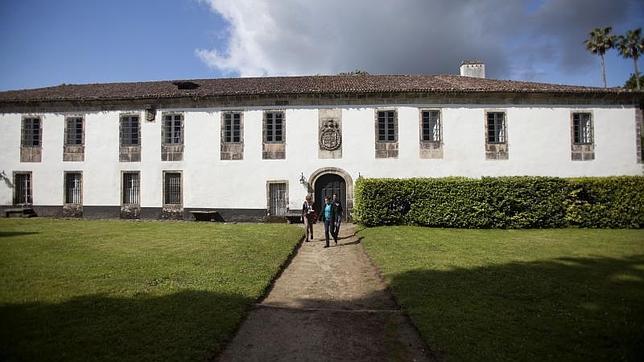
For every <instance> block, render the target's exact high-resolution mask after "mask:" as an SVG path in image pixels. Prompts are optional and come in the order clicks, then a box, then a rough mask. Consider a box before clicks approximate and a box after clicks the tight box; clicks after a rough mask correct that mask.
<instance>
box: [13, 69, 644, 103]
mask: <svg viewBox="0 0 644 362" xmlns="http://www.w3.org/2000/svg"><path fill="white" fill-rule="evenodd" d="M180 88H181V89H180ZM389 92H402V93H405V92H430V93H434V92H435V93H495V92H497V93H507V92H510V93H549V94H550V93H554V94H628V93H634V92H633V91H631V90H626V89H623V88H608V89H605V88H596V87H580V86H570V85H559V84H546V83H533V82H519V81H510V80H494V79H482V78H472V77H463V76H459V75H346V76H341V75H331V76H295V77H260V78H219V79H194V80H180V81H152V82H133V83H103V84H63V85H59V86H54V87H47V88H37V89H26V90H13V91H5V92H0V103H9V102H18V103H20V102H33V101H89V100H129V99H167V98H182V97H191V98H201V97H211V96H238V95H289V94H364V93H389ZM636 93H637V94H641V93H642V92H636Z"/></svg>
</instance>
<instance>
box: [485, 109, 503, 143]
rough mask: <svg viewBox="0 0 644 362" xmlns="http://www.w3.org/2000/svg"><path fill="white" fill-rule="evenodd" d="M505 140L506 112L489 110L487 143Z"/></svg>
mask: <svg viewBox="0 0 644 362" xmlns="http://www.w3.org/2000/svg"><path fill="white" fill-rule="evenodd" d="M505 142H506V134H505V113H504V112H489V113H488V114H487V143H505Z"/></svg>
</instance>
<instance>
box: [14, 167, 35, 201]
mask: <svg viewBox="0 0 644 362" xmlns="http://www.w3.org/2000/svg"><path fill="white" fill-rule="evenodd" d="M13 185H14V194H13V204H14V205H31V204H32V203H33V201H32V197H31V173H15V174H14V176H13Z"/></svg>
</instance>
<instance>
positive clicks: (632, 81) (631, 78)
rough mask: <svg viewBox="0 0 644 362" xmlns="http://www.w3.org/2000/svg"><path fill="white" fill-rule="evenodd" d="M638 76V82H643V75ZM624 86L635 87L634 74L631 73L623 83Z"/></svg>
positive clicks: (627, 87)
mask: <svg viewBox="0 0 644 362" xmlns="http://www.w3.org/2000/svg"><path fill="white" fill-rule="evenodd" d="M639 78H640V79H639V81H640V84H644V75H640V77H639ZM624 88H626V89H637V79H635V74H631V76H630V77H629V78H628V80H627V81H626V83H624Z"/></svg>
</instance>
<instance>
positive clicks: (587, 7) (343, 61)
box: [196, 0, 642, 78]
mask: <svg viewBox="0 0 644 362" xmlns="http://www.w3.org/2000/svg"><path fill="white" fill-rule="evenodd" d="M201 1H202V2H204V3H206V4H207V5H208V6H209V8H210V10H211V11H214V12H216V13H218V14H219V15H221V16H222V17H223V18H224V19H225V20H226V21H227V22H228V23H229V29H228V32H229V35H230V36H229V39H228V41H227V44H226V47H225V48H224V50H216V49H211V50H208V49H198V50H196V54H197V56H198V57H199V58H200V59H201V60H202V61H203V62H204V63H206V64H207V65H208V66H210V67H211V68H213V69H216V70H218V71H220V72H223V73H228V74H239V75H241V76H257V75H293V74H334V73H338V72H343V71H351V70H354V69H361V70H367V71H369V72H371V73H408V74H409V73H434V74H435V73H456V72H458V66H459V63H460V61H462V60H465V59H472V58H476V59H481V60H483V61H484V62H485V63H486V64H487V69H488V73H489V74H490V75H491V76H495V77H505V78H508V77H509V78H512V77H531V76H535V75H534V74H539V69H543V68H545V67H547V65H553V64H559V65H561V66H563V67H570V68H571V69H572V68H574V66H575V65H577V64H582V65H583V64H586V63H588V62H589V61H590V60H592V58H591V57H587V56H586V55H587V54H584V52H585V50H584V49H583V45H582V44H581V41H583V39H584V37H585V35H586V33H587V32H588V31H589V30H590V28H592V27H594V26H602V25H603V24H606V23H611V22H619V21H624V20H626V19H628V18H629V14H633V11H635V14H637V11H638V10H641V8H642V6H641V5H638V3H637V2H636V1H634V0H614V1H612V2H610V4H609V5H610V6H608V5H606V4H607V2H605V1H603V0H592V1H588V0H545V1H543V3H542V4H541V6H540V7H539V8H537V9H530V10H528V8H527V6H526V5H525V4H524V2H522V1H508V0H487V1H477V0H462V1H452V0H326V1H311V0H201ZM631 17H632V16H631Z"/></svg>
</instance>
